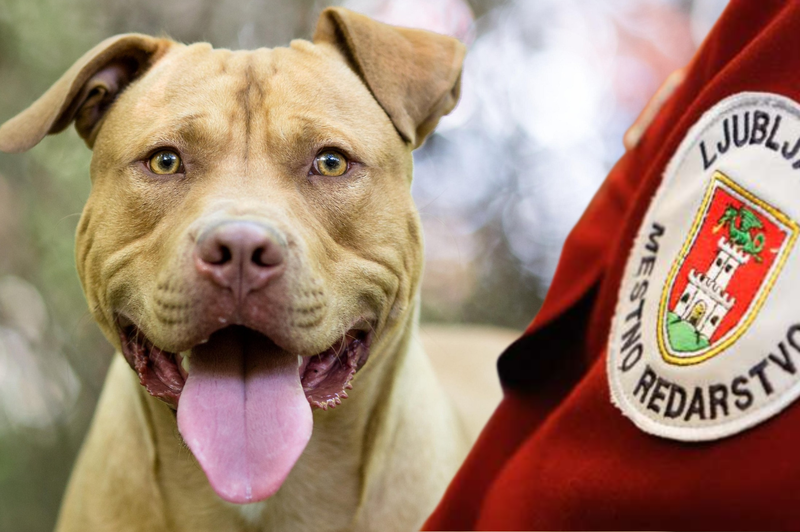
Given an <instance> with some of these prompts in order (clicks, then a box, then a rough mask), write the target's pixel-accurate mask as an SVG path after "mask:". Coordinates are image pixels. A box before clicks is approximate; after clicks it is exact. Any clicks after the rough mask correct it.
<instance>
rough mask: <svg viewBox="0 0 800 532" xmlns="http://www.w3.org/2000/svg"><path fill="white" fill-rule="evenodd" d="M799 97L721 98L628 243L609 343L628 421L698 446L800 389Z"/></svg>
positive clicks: (766, 413)
mask: <svg viewBox="0 0 800 532" xmlns="http://www.w3.org/2000/svg"><path fill="white" fill-rule="evenodd" d="M798 221H800V105H798V104H797V103H796V102H794V101H792V100H790V99H788V98H785V97H783V96H779V95H775V94H767V93H741V94H737V95H735V96H731V97H729V98H726V99H725V100H723V101H721V102H720V103H718V104H717V105H716V106H714V107H713V108H712V109H711V110H710V111H708V112H707V113H706V114H705V115H704V116H703V117H702V118H701V119H700V121H699V122H698V123H697V124H696V125H695V126H694V127H692V129H691V130H690V131H689V133H688V134H687V136H686V138H685V139H684V141H683V142H682V143H681V146H680V148H679V149H678V151H677V153H676V154H675V156H674V157H673V159H672V160H671V161H670V163H669V165H668V166H667V169H666V172H665V173H664V179H663V182H662V184H661V186H660V187H659V189H658V192H656V195H655V197H654V199H653V201H652V203H651V204H650V207H649V209H648V211H647V214H646V215H645V217H644V221H643V222H642V225H641V228H640V229H639V234H638V236H637V238H636V239H635V241H634V246H633V249H632V250H631V253H630V257H629V258H628V263H627V265H626V268H625V273H624V276H623V280H622V284H621V287H620V292H619V298H618V302H617V307H616V311H615V314H614V319H613V322H612V326H611V334H610V338H609V348H608V376H609V383H610V387H611V397H612V401H613V402H614V403H615V404H616V405H617V406H618V407H619V408H620V410H622V412H623V414H625V415H626V416H627V417H629V418H630V419H631V420H632V421H633V422H634V423H635V424H636V425H637V426H638V427H639V428H641V429H642V430H644V431H645V432H648V433H650V434H654V435H657V436H662V437H665V438H673V439H676V440H685V441H702V440H714V439H718V438H723V437H726V436H730V435H733V434H736V433H738V432H741V431H743V430H745V429H747V428H750V427H752V426H753V425H756V424H757V423H760V422H762V421H764V420H766V419H768V418H769V417H771V416H773V415H775V414H777V413H778V412H780V411H781V410H782V409H783V408H785V407H787V406H788V405H789V404H790V403H791V402H792V401H794V400H795V399H796V398H797V396H798V395H800V311H798V305H797V301H798V296H800V258H799V257H798V255H799V253H798V252H797V250H795V249H794V248H795V244H796V241H797V236H798V233H799V232H800V226H798Z"/></svg>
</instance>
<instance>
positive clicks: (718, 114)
mask: <svg viewBox="0 0 800 532" xmlns="http://www.w3.org/2000/svg"><path fill="white" fill-rule="evenodd" d="M795 102H800V2H797V1H794V0H787V1H776V0H757V1H756V0H732V2H731V4H730V5H729V7H728V9H727V10H726V11H725V13H724V14H723V16H722V17H721V19H720V20H719V22H718V23H717V25H716V26H715V28H714V29H713V30H712V32H711V33H710V35H709V37H708V38H707V40H706V42H705V43H704V44H703V46H702V47H701V49H700V50H699V52H698V53H697V55H696V56H695V58H694V60H693V61H692V63H691V64H690V65H689V67H688V68H687V69H686V77H685V79H684V81H683V83H682V84H681V85H680V86H679V87H678V88H677V89H676V90H675V92H674V93H673V94H672V95H671V96H670V97H669V99H668V100H667V101H666V102H665V103H664V105H663V107H662V108H661V109H660V111H659V112H658V113H657V115H656V116H655V118H654V120H653V122H652V123H651V124H650V126H649V127H648V128H647V130H646V132H645V133H644V135H643V137H642V138H641V140H640V141H639V142H638V144H637V145H636V146H635V147H634V148H632V149H630V150H629V151H628V152H627V153H626V154H625V155H624V156H623V157H622V159H621V160H620V161H619V162H618V163H617V165H616V166H615V167H614V169H613V170H612V171H611V173H610V174H609V176H608V178H607V179H606V181H605V183H604V184H603V186H602V187H601V189H600V190H599V192H598V193H597V195H596V197H595V198H594V200H593V201H592V203H591V204H590V205H589V207H588V209H587V211H586V212H585V214H584V215H583V217H582V218H581V220H580V222H579V223H578V224H577V226H576V227H575V228H574V230H573V231H572V233H571V234H570V236H569V238H568V240H567V242H566V245H565V247H564V251H563V253H562V256H561V260H560V264H559V268H558V270H557V272H556V275H555V278H554V280H553V283H552V285H551V288H550V292H549V294H548V296H547V299H546V301H545V303H544V306H543V307H542V309H541V311H540V313H539V314H538V315H537V316H536V319H534V321H533V322H532V323H531V325H530V326H529V328H528V330H527V331H526V332H525V335H524V336H523V337H522V338H521V339H520V340H518V341H517V342H516V343H515V344H514V345H512V346H511V347H510V348H509V349H508V350H507V351H506V352H505V353H504V354H503V355H502V356H501V358H500V360H499V363H498V368H499V373H500V377H501V380H502V383H503V387H504V390H505V398H504V400H503V401H502V403H501V405H500V406H499V407H498V409H497V411H496V412H495V414H494V416H493V417H492V419H491V420H490V422H489V424H488V425H487V427H486V428H485V429H484V431H483V433H482V434H481V436H480V438H479V440H478V442H477V443H476V444H475V446H474V448H473V449H472V451H471V453H470V455H469V457H468V458H467V460H466V462H465V463H464V465H463V467H462V468H461V470H460V471H459V473H458V475H457V476H456V477H455V479H454V480H453V482H452V484H451V485H450V487H449V489H448V491H447V493H446V494H445V497H444V498H443V500H442V501H441V503H440V504H439V506H438V508H437V509H436V511H435V512H434V514H433V515H432V516H431V517H430V518H429V520H428V522H427V523H426V525H425V529H426V530H529V529H531V530H532V529H546V530H564V529H584V530H593V529H609V530H611V529H613V530H625V529H661V530H673V529H704V530H705V529H709V530H710V529H715V530H740V529H741V530H744V529H750V530H777V529H795V530H797V529H800V403H798V402H797V401H796V397H797V395H798V394H800V387H798V385H796V384H797V382H798V379H800V325H798V324H800V303H796V302H798V301H800V284H797V283H800V278H798V279H794V277H798V276H800V249H794V247H795V245H794V244H795V239H796V237H797V233H798V230H797V227H798V225H797V223H796V222H795V220H798V221H800V162H798V161H800V118H798V116H800V105H799V104H797V103H795ZM745 127H746V129H745ZM737 135H738V136H737ZM795 180H796V184H795ZM797 247H800V245H798V246H797ZM648 253H651V254H652V256H653V258H652V259H651V258H650V255H648ZM726 276H727V277H726ZM795 333H797V337H795ZM796 344H797V345H796ZM612 395H613V399H612ZM616 405H620V406H616Z"/></svg>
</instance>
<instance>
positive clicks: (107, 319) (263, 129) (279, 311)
mask: <svg viewBox="0 0 800 532" xmlns="http://www.w3.org/2000/svg"><path fill="white" fill-rule="evenodd" d="M463 56H464V48H463V46H462V45H461V44H460V43H458V42H457V41H455V40H454V39H451V38H448V37H444V36H440V35H436V34H432V33H428V32H424V31H417V30H410V29H400V28H393V27H390V26H386V25H383V24H379V23H376V22H373V21H371V20H369V19H368V18H366V17H364V16H361V15H357V14H354V13H351V12H349V11H346V10H344V9H338V8H337V9H328V10H326V11H325V12H324V13H323V14H322V17H321V18H320V21H319V23H318V26H317V30H316V33H315V35H314V43H313V44H312V43H310V42H307V41H301V40H298V41H294V42H292V44H291V46H290V47H288V48H276V49H272V50H268V49H260V50H256V51H252V52H231V51H229V50H213V49H212V48H211V47H210V46H209V45H208V44H194V45H191V46H185V45H182V44H178V43H175V42H173V41H170V40H167V39H156V38H151V37H148V36H144V35H122V36H118V37H114V38H111V39H108V40H106V41H104V42H103V43H101V44H100V45H98V46H97V47H96V48H94V49H93V50H91V51H90V52H88V53H87V54H86V55H85V56H84V57H82V58H81V59H80V60H79V61H78V62H77V63H76V64H75V65H74V66H73V67H72V68H71V69H70V70H69V71H68V72H67V73H66V74H65V75H64V76H63V77H62V78H61V79H60V80H59V81H58V82H57V83H56V84H55V85H54V86H53V87H52V88H51V89H50V90H49V91H47V93H46V94H44V95H43V96H42V97H41V98H40V99H39V100H37V101H36V102H35V103H34V104H33V105H32V106H31V107H30V108H28V109H27V110H25V111H24V112H22V113H21V114H20V115H18V116H17V117H15V118H13V119H11V120H9V121H8V122H7V123H6V124H4V125H3V127H2V128H0V150H3V151H7V152H19V151H23V150H27V149H29V148H31V147H32V146H34V145H35V144H37V143H38V142H39V141H40V140H42V138H43V137H44V136H45V135H47V134H49V133H57V132H59V131H61V130H63V129H64V128H66V127H67V126H68V125H69V124H70V123H71V122H73V121H74V122H75V126H76V128H77V130H78V132H79V133H80V135H81V136H82V137H83V138H84V139H85V140H86V142H87V144H88V145H89V146H90V147H91V148H93V150H94V156H93V159H92V165H91V176H92V181H93V188H92V193H91V196H90V198H89V201H88V203H87V205H86V208H85V210H84V212H83V217H82V218H81V221H80V224H79V226H78V233H77V264H78V271H79V274H80V278H81V281H82V283H83V287H84V291H85V293H86V297H87V299H88V302H89V306H90V308H91V309H92V312H93V315H94V317H95V318H96V320H97V322H98V323H99V325H100V327H101V328H102V330H103V332H104V334H105V335H106V337H107V338H108V339H109V340H110V341H111V342H112V343H113V344H114V345H115V346H116V347H117V349H118V350H119V351H120V353H121V354H122V356H119V355H118V356H117V357H116V358H115V361H114V363H113V365H112V368H111V370H110V372H109V375H108V379H107V381H106V385H105V388H104V391H103V394H102V396H101V399H100V403H99V406H98V409H97V412H96V414H95V419H94V422H93V425H92V428H91V431H90V433H89V435H88V437H87V439H86V442H85V444H84V447H83V450H82V452H81V455H80V458H79V460H78V463H77V465H76V468H75V470H74V472H73V475H72V478H71V481H70V484H69V487H68V490H67V494H66V497H65V501H64V505H63V507H62V511H61V515H60V520H59V530H81V531H86V530H104V531H105V530H147V531H153V530H192V531H198V530H292V531H294V530H412V529H414V528H415V527H417V526H418V525H419V524H420V523H421V521H422V520H423V519H424V517H425V516H426V515H427V514H428V513H429V512H430V511H431V510H432V508H433V506H434V505H435V503H436V502H437V500H438V498H439V497H440V495H441V493H442V492H443V490H444V488H445V487H446V484H447V482H448V481H449V479H450V477H451V476H452V474H453V473H454V471H455V469H456V468H457V466H458V465H459V464H460V462H461V460H462V459H463V457H464V454H465V452H466V449H467V444H468V439H467V437H466V436H465V434H464V431H463V430H462V429H461V426H460V425H459V422H458V420H457V417H456V415H455V414H454V411H453V409H452V408H451V405H450V403H449V402H448V400H447V398H446V397H445V395H444V394H443V392H442V391H441V388H440V387H439V386H438V384H437V382H436V379H435V378H434V375H433V372H432V369H431V367H430V364H429V362H428V360H427V358H426V356H425V355H424V353H423V352H422V350H421V349H420V346H419V342H418V341H415V340H414V335H415V333H416V327H417V325H416V322H417V307H418V304H417V292H418V284H419V279H420V272H421V267H422V240H421V234H420V224H419V220H418V216H417V213H416V210H415V208H414V206H413V203H412V200H411V196H410V194H409V187H410V183H411V175H412V157H411V151H412V150H413V149H414V148H416V147H417V146H419V145H420V144H421V143H422V141H423V140H424V138H425V137H426V135H428V133H430V131H431V130H432V129H433V128H434V127H435V125H436V123H437V121H438V120H439V118H440V117H441V116H442V115H443V114H446V113H447V112H449V111H450V110H451V109H452V108H453V106H454V105H455V103H456V100H457V98H458V88H459V79H460V71H461V62H462V59H463ZM129 366H130V367H129ZM131 368H133V370H134V371H131ZM139 383H141V384H142V385H143V386H140V385H139ZM148 392H149V394H148ZM348 395H349V396H350V397H349V399H347V400H346V401H345V404H343V405H342V406H337V405H339V404H340V403H341V401H342V399H344V398H346V397H347V396H348ZM334 407H336V408H334ZM312 428H313V432H312ZM184 442H185V443H184ZM187 447H188V448H187ZM265 499H266V501H265V502H264V503H255V501H262V500H265ZM231 503H237V504H244V503H255V504H249V505H245V506H237V505H236V504H231Z"/></svg>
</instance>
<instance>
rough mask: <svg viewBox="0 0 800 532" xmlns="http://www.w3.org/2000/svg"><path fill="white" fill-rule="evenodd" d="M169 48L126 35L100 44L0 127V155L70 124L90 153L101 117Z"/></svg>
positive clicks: (156, 41) (145, 37)
mask: <svg viewBox="0 0 800 532" xmlns="http://www.w3.org/2000/svg"><path fill="white" fill-rule="evenodd" d="M173 44H175V43H173V42H172V41H170V40H168V39H157V38H154V37H150V36H149V35H140V34H136V33H129V34H124V35H117V36H116V37H110V38H108V39H106V40H105V41H103V42H101V43H100V44H98V45H97V46H95V47H94V48H92V49H91V50H89V51H88V52H86V54H84V56H83V57H81V58H80V59H78V61H77V62H76V63H75V64H74V65H72V67H71V68H70V69H69V70H67V72H66V73H65V74H64V75H63V76H61V78H60V79H59V80H58V81H56V83H55V84H54V85H53V86H52V87H50V89H49V90H48V91H47V92H45V93H44V94H43V95H42V96H41V98H39V99H38V100H36V101H35V102H33V104H31V106H30V107H28V108H27V109H25V110H24V111H22V112H21V113H20V114H18V115H17V116H15V117H14V118H12V119H11V120H9V121H8V122H6V123H5V124H3V125H2V126H0V151H4V152H7V153H19V152H23V151H26V150H29V149H31V148H32V147H34V146H35V145H36V144H38V143H39V141H41V140H42V139H43V138H44V137H45V135H48V134H53V133H58V132H60V131H63V130H64V129H66V128H67V126H69V125H70V123H72V122H73V121H74V122H75V129H77V130H78V134H79V135H80V136H81V137H82V138H83V139H84V140H85V141H86V144H87V145H88V146H89V147H90V148H91V147H92V145H93V144H94V139H95V137H96V136H97V132H98V130H99V129H100V123H101V122H102V118H103V116H105V113H106V111H108V109H109V107H110V106H111V104H112V103H114V100H115V99H116V98H117V96H118V95H119V94H120V93H121V92H122V91H123V90H124V89H125V88H126V87H127V86H128V85H129V84H130V83H131V82H133V81H134V80H135V79H137V78H138V77H140V76H141V75H142V74H143V73H144V72H145V71H146V70H147V69H148V68H149V67H150V66H151V65H152V64H153V63H154V62H155V61H156V60H157V59H158V58H159V57H161V56H162V55H163V54H164V53H165V52H166V51H167V50H168V49H169V48H170V47H171V46H172V45H173Z"/></svg>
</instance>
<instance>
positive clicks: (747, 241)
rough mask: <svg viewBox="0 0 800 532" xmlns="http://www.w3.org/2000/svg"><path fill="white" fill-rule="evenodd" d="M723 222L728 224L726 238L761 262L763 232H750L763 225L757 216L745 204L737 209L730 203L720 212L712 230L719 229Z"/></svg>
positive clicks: (723, 224)
mask: <svg viewBox="0 0 800 532" xmlns="http://www.w3.org/2000/svg"><path fill="white" fill-rule="evenodd" d="M737 222H738V224H737ZM725 224H728V238H729V239H730V241H731V242H732V243H733V244H734V245H736V246H737V247H738V248H739V249H740V250H741V251H743V252H744V253H747V254H749V255H752V256H753V257H754V258H755V260H756V262H761V261H762V259H761V250H763V249H764V240H765V238H764V232H763V231H757V232H756V233H755V234H754V233H753V232H752V231H753V230H756V229H763V227H764V224H763V223H761V220H759V219H758V216H756V215H755V213H754V212H753V211H751V210H750V209H748V208H747V207H745V206H742V207H740V208H738V209H737V208H736V207H734V206H733V205H732V204H728V206H727V207H725V212H723V213H722V216H721V217H720V219H719V220H718V221H717V225H716V227H714V232H715V233H716V232H717V231H719V230H720V229H721V228H722V227H724V226H725Z"/></svg>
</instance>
